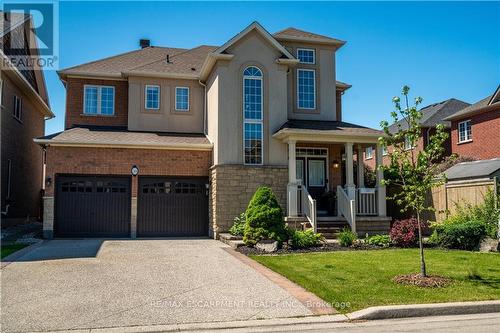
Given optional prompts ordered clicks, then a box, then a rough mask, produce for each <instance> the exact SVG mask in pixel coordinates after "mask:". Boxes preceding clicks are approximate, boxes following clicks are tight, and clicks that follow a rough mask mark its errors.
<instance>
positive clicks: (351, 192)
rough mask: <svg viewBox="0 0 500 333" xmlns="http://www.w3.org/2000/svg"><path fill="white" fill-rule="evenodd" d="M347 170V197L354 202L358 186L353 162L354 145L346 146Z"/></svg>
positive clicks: (348, 144) (349, 143) (347, 144)
mask: <svg viewBox="0 0 500 333" xmlns="http://www.w3.org/2000/svg"><path fill="white" fill-rule="evenodd" d="M345 169H346V184H345V188H346V191H347V195H348V196H349V198H350V199H351V200H352V199H354V197H355V196H356V186H355V185H354V161H353V143H352V142H347V143H346V144H345Z"/></svg>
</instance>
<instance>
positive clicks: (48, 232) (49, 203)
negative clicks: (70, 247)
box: [43, 197, 54, 239]
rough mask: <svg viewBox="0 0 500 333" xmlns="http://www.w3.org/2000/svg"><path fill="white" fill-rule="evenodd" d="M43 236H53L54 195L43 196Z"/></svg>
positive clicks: (48, 237)
mask: <svg viewBox="0 0 500 333" xmlns="http://www.w3.org/2000/svg"><path fill="white" fill-rule="evenodd" d="M43 238H46V239H52V238H54V197H43Z"/></svg>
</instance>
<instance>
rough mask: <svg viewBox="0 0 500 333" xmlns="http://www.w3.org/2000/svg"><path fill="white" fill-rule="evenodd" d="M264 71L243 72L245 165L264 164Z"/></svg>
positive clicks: (251, 70) (253, 69)
mask: <svg viewBox="0 0 500 333" xmlns="http://www.w3.org/2000/svg"><path fill="white" fill-rule="evenodd" d="M262 113H263V99H262V71H261V70H260V69H259V68H257V67H253V66H251V67H247V68H246V69H245V70H244V72H243V150H244V159H245V161H244V162H245V164H262V146H263V145H262V141H263V140H262V133H263V114H262Z"/></svg>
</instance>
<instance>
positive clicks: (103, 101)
mask: <svg viewBox="0 0 500 333" xmlns="http://www.w3.org/2000/svg"><path fill="white" fill-rule="evenodd" d="M83 100H84V102H83V113H84V114H101V115H113V114H114V113H115V87H112V86H90V85H86V86H85V88H84V98H83Z"/></svg>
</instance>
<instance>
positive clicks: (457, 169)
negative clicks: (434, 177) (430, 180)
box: [444, 158, 500, 180]
mask: <svg viewBox="0 0 500 333" xmlns="http://www.w3.org/2000/svg"><path fill="white" fill-rule="evenodd" d="M499 170H500V158H494V159H491V160H481V161H473V162H462V163H458V164H455V165H454V166H452V167H451V168H449V169H447V170H446V171H445V172H444V173H445V174H446V177H447V178H448V180H458V179H470V178H486V177H488V176H490V175H492V174H493V173H495V172H497V171H499Z"/></svg>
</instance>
